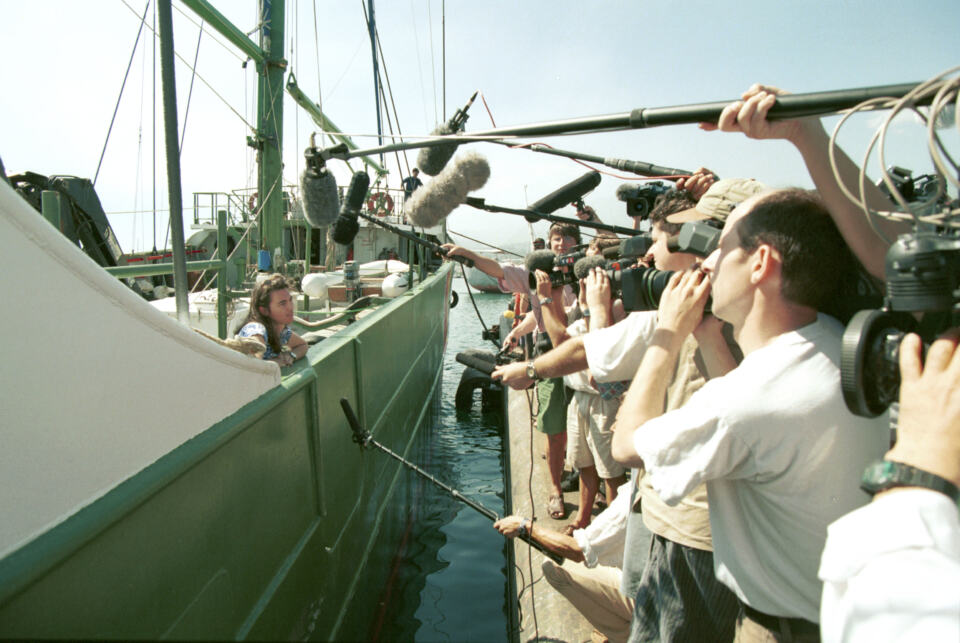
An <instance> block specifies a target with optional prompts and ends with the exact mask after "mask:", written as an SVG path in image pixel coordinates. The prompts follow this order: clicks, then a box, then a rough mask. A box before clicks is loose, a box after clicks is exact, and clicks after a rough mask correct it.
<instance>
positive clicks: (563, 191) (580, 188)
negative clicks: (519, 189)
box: [526, 170, 600, 223]
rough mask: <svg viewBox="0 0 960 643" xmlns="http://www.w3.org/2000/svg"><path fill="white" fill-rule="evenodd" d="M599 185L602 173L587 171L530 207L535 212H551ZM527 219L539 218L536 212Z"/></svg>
mask: <svg viewBox="0 0 960 643" xmlns="http://www.w3.org/2000/svg"><path fill="white" fill-rule="evenodd" d="M598 185H600V173H599V172H597V171H596V170H594V171H592V172H587V173H586V174H584V175H583V176H581V177H579V178H576V179H574V180H573V181H570V182H569V183H567V184H566V185H564V186H562V187H560V188H559V189H557V190H554V191H553V192H551V193H550V194H548V195H547V196H545V197H543V198H542V199H540V200H539V201H537V202H536V203H534V204H533V205H531V206H530V208H529V209H530V210H533V212H535V213H536V212H539V213H541V214H550V213H551V212H553V211H554V210H557V209H559V208H562V207H563V206H565V205H569V204H571V203H573V202H574V201H576V200H578V199H580V198H581V197H582V196H583V195H584V194H586V193H587V192H589V191H590V190H592V189H593V188H595V187H597V186H598ZM526 219H527V221H530V222H531V223H532V222H535V221H538V220H539V219H538V217H536V216H535V215H534V214H531V215H530V216H528V217H526Z"/></svg>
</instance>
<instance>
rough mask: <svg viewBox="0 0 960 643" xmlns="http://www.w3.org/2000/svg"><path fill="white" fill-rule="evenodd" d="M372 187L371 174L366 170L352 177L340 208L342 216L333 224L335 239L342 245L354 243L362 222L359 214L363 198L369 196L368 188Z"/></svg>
mask: <svg viewBox="0 0 960 643" xmlns="http://www.w3.org/2000/svg"><path fill="white" fill-rule="evenodd" d="M368 187H370V175H369V174H367V173H366V172H357V173H356V174H354V175H353V178H352V179H350V188H349V189H348V190H347V197H346V200H344V202H343V205H342V206H341V208H340V216H338V217H337V222H336V223H335V224H334V226H333V240H334V241H336V242H337V243H339V244H340V245H342V246H348V245H350V244H351V243H353V239H354V237H356V236H357V232H359V231H360V222H359V221H357V214H358V213H359V212H360V208H361V207H363V200H364V199H365V198H366V197H367V188H368Z"/></svg>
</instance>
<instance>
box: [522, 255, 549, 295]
mask: <svg viewBox="0 0 960 643" xmlns="http://www.w3.org/2000/svg"><path fill="white" fill-rule="evenodd" d="M556 261H557V255H555V254H554V253H553V251H551V250H534V251H533V252H531V253H530V254H528V255H527V256H526V257H525V258H524V260H523V265H524V266H526V268H527V272H528V273H529V274H528V275H527V280H528V283H529V286H530V289H531V290H535V289H536V287H537V278H536V276H535V275H534V274H533V272H534V270H542V271H544V272H545V273H547V274H550V273H551V272H552V271H553V266H554V264H555V263H556Z"/></svg>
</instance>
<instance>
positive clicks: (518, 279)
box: [443, 223, 580, 520]
mask: <svg viewBox="0 0 960 643" xmlns="http://www.w3.org/2000/svg"><path fill="white" fill-rule="evenodd" d="M549 243H550V250H551V251H552V252H553V253H554V254H556V255H558V256H559V255H562V254H566V253H568V252H569V251H570V249H571V248H573V246H575V245H577V244H579V243H580V230H579V228H577V227H576V226H575V225H572V224H569V223H554V224H553V225H551V226H550V236H549ZM443 247H444V248H446V249H447V255H448V256H457V255H459V256H461V257H467V258H468V259H472V260H473V262H474V265H475V266H476V268H477V269H478V270H481V271H483V272H485V273H487V274H488V275H490V276H491V277H493V278H494V279H496V280H497V282H498V284H499V286H500V290H502V291H503V292H512V293H521V294H525V295H527V297H529V299H530V307H531V313H532V314H528V315H527V316H526V317H525V318H524V320H523V321H521V322H520V323H519V324H518V325H517V326H516V328H514V329H513V330H512V331H511V332H510V334H509V335H508V336H507V339H506V342H505V343H510V344H513V343H516V342H517V340H518V339H519V338H520V337H523V336H524V335H526V334H528V333H531V332H533V331H534V330H538V331H539V332H540V333H542V334H543V335H544V337H546V330H545V327H544V325H543V314H542V311H541V310H540V306H541V304H542V303H544V302H541V301H540V299H539V298H538V297H536V296H535V295H533V294H531V292H530V271H529V270H527V269H526V268H525V267H523V266H515V265H513V264H500V263H497V262H496V261H494V260H493V259H489V258H487V257H482V256H480V255H478V254H477V253H475V252H473V251H471V250H467V249H466V248H461V247H460V246H456V245H453V244H450V243H448V244H444V246H443ZM576 303H577V298H576V296H575V295H574V294H573V290H572V289H571V288H570V287H569V286H565V287H564V289H563V305H564V307H565V308H572V307H573V306H575V305H576ZM537 402H538V408H537V430H538V431H540V432H541V433H544V434H545V435H546V438H547V448H546V456H547V468H548V469H549V471H550V485H551V488H552V491H551V494H550V497H549V498H548V499H547V513H548V514H549V515H550V517H551V518H553V519H554V520H562V519H563V518H565V517H566V515H567V510H566V507H565V506H564V503H563V489H562V488H561V486H560V485H561V481H562V477H563V460H564V455H565V453H566V448H567V400H566V393H565V391H564V388H563V379H561V378H559V377H557V378H553V379H550V380H545V381H543V382H540V383H539V384H538V386H537Z"/></svg>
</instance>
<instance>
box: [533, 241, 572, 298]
mask: <svg viewBox="0 0 960 643" xmlns="http://www.w3.org/2000/svg"><path fill="white" fill-rule="evenodd" d="M584 256H585V253H584V252H583V250H578V251H575V252H569V253H567V254H562V255H557V254H554V253H553V252H550V251H549V250H534V251H533V252H531V253H530V254H528V255H527V256H526V258H525V259H524V263H525V265H526V266H527V270H528V271H529V272H530V274H529V276H528V278H529V286H530V290H536V288H537V277H536V275H534V274H533V273H534V271H535V270H542V271H543V272H545V273H547V274H548V275H549V276H550V286H551V287H553V288H562V287H563V286H575V285H577V281H578V280H577V278H576V276H575V275H574V273H573V266H574V264H576V263H577V261H579V260H580V259H582V258H583V257H584Z"/></svg>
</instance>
